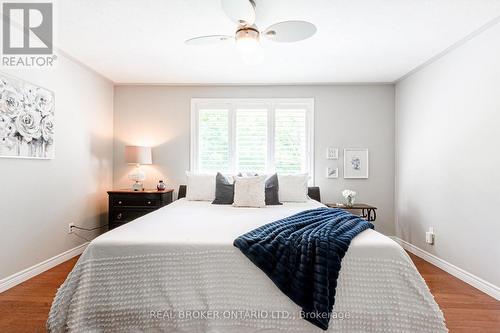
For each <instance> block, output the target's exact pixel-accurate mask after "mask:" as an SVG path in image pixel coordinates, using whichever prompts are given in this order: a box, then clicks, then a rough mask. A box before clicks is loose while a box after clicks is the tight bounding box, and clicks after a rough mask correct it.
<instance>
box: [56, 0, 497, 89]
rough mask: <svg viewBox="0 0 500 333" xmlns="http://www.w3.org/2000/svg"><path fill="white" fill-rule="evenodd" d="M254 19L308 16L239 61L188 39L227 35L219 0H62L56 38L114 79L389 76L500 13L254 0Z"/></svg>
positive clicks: (229, 29)
mask: <svg viewBox="0 0 500 333" xmlns="http://www.w3.org/2000/svg"><path fill="white" fill-rule="evenodd" d="M256 4H257V22H256V24H257V25H258V26H259V28H261V29H264V28H266V27H267V26H269V25H271V24H273V23H275V22H279V21H285V20H307V21H310V22H312V23H314V24H315V25H316V27H317V28H318V31H317V33H316V35H314V36H313V37H312V38H311V39H309V40H305V41H302V42H297V43H292V44H280V43H273V42H270V41H263V42H262V48H263V52H264V62H263V63H262V64H260V65H252V66H248V65H244V63H243V62H242V60H241V57H240V56H239V54H238V52H237V51H236V49H235V47H234V45H233V44H229V45H219V46H213V45H212V46H197V47H195V46H187V45H185V44H184V40H185V39H188V38H191V37H195V36H198V35H209V34H232V33H233V32H234V30H235V25H234V24H233V23H232V22H231V21H230V20H229V19H228V18H227V17H226V16H225V15H224V13H223V11H222V9H221V8H220V1H219V0H199V1H196V0H141V1H137V0H59V1H57V3H56V17H57V21H56V27H55V29H56V43H57V46H58V47H59V48H60V49H62V50H63V51H65V52H66V53H68V54H70V55H72V56H73V57H75V58H76V59H78V60H80V61H81V62H83V63H85V64H86V65H87V66H89V67H91V68H93V69H94V70H96V71H97V72H99V73H101V74H102V75H104V76H106V77H108V78H109V79H111V80H112V81H114V82H116V83H163V84H253V83H259V84H266V83H273V84H277V83H285V84H289V83H340V82H341V83H347V82H355V83H359V82H393V81H395V80H397V79H398V78H400V77H401V76H403V75H405V74H406V73H408V72H409V71H411V70H412V69H414V68H415V67H418V66H419V65H421V64H422V63H425V62H426V61H428V60H429V59H430V58H432V57H434V56H436V55H437V54H439V53H440V52H442V51H443V50H445V49H447V48H448V47H450V46H451V45H453V44H454V43H456V42H457V41H459V40H461V39H462V38H464V37H465V36H467V35H469V34H470V33H472V32H474V31H476V30H477V29H479V28H480V27H481V26H483V25H484V24H486V23H488V22H489V21H491V20H493V19H495V18H496V17H498V16H500V0H256Z"/></svg>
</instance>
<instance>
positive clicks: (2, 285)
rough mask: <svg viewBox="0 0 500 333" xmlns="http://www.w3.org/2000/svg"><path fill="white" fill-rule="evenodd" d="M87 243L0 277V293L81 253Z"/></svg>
mask: <svg viewBox="0 0 500 333" xmlns="http://www.w3.org/2000/svg"><path fill="white" fill-rule="evenodd" d="M88 244H89V243H88V242H87V243H83V244H82V245H79V246H77V247H74V248H72V249H69V250H68V251H65V252H63V253H60V254H58V255H56V256H54V257H52V258H49V259H47V260H45V261H43V262H41V263H38V264H36V265H34V266H31V267H29V268H27V269H25V270H23V271H20V272H18V273H15V274H12V275H11V276H7V277H6V278H4V279H1V280H0V293H2V292H4V291H6V290H7V289H10V288H12V287H14V286H17V285H18V284H20V283H22V282H24V281H26V280H28V279H31V278H32V277H34V276H37V275H38V274H41V273H43V272H45V271H46V270H49V269H51V268H52V267H55V266H57V265H59V264H62V263H63V262H65V261H68V260H69V259H71V258H73V257H76V256H77V255H79V254H82V253H83V251H84V250H85V248H86V247H87V245H88Z"/></svg>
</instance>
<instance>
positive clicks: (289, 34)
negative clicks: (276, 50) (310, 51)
mask: <svg viewBox="0 0 500 333" xmlns="http://www.w3.org/2000/svg"><path fill="white" fill-rule="evenodd" d="M315 33H316V26H315V25H314V24H312V23H310V22H306V21H284V22H279V23H275V24H273V25H271V26H270V27H269V28H267V29H266V30H264V33H263V35H264V36H266V37H267V38H269V39H270V40H273V41H275V42H282V43H291V42H298V41H299V40H304V39H307V38H309V37H311V36H312V35H314V34H315Z"/></svg>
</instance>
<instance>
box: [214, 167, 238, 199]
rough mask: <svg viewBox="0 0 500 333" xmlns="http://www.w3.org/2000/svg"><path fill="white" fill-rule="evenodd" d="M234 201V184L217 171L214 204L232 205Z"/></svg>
mask: <svg viewBox="0 0 500 333" xmlns="http://www.w3.org/2000/svg"><path fill="white" fill-rule="evenodd" d="M233 201H234V184H231V183H230V182H229V180H228V179H227V178H226V177H224V175H223V174H221V173H220V172H217V176H215V200H214V201H212V203H213V204H214V205H232V204H233Z"/></svg>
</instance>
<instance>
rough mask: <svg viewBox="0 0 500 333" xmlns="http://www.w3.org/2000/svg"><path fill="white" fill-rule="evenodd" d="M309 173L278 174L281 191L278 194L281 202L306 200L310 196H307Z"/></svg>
mask: <svg viewBox="0 0 500 333" xmlns="http://www.w3.org/2000/svg"><path fill="white" fill-rule="evenodd" d="M308 180H309V175H308V174H307V173H305V174H296V175H280V174H278V184H279V192H278V196H279V198H280V201H281V202H306V201H307V200H308V199H309V197H308V196H307V182H308Z"/></svg>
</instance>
